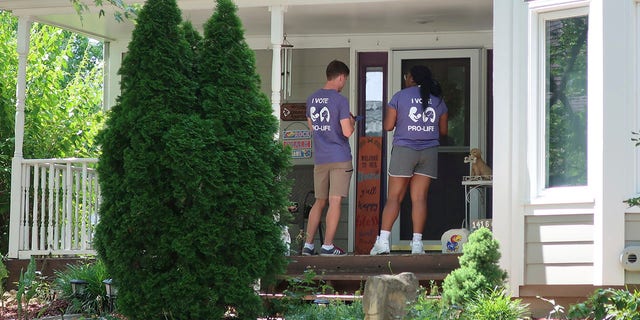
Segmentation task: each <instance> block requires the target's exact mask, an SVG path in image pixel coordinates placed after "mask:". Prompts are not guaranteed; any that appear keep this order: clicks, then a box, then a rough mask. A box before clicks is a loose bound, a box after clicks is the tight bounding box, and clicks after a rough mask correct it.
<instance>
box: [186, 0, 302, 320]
mask: <svg viewBox="0 0 640 320" xmlns="http://www.w3.org/2000/svg"><path fill="white" fill-rule="evenodd" d="M200 53H201V54H200V58H199V59H198V61H199V65H200V70H201V76H200V80H199V84H200V94H199V97H200V99H201V103H202V107H203V110H204V114H205V118H206V119H207V120H208V121H212V123H214V126H215V128H216V130H218V136H217V137H216V138H217V139H216V142H217V144H216V148H215V150H212V152H211V156H210V157H209V158H208V159H209V161H210V165H211V166H212V167H213V168H214V169H215V170H216V172H215V176H216V177H218V178H219V179H220V180H219V181H218V183H216V184H215V185H211V188H212V192H213V194H214V199H215V203H213V204H212V214H213V219H214V220H215V222H216V223H215V226H213V228H211V229H210V230H208V232H209V233H210V235H211V240H212V242H211V245H212V247H211V252H210V254H211V258H212V264H211V266H210V267H209V268H210V269H209V270H210V272H211V273H212V274H214V276H215V278H214V281H213V282H212V283H211V285H212V286H213V287H214V290H213V291H214V292H216V293H218V295H219V296H218V297H219V299H218V300H217V301H216V306H217V307H218V308H224V307H225V306H227V305H233V306H234V307H236V309H237V311H238V312H239V315H240V317H241V318H243V319H255V317H256V315H257V313H258V311H259V310H260V308H261V302H260V299H259V298H258V297H257V296H256V295H255V293H254V292H253V289H252V288H251V285H252V283H253V282H254V281H255V280H256V279H258V278H262V279H263V280H264V279H265V278H266V277H268V276H269V275H274V274H276V273H280V272H282V271H283V270H284V266H285V263H286V259H285V257H284V245H283V243H282V241H281V240H280V234H281V230H280V226H279V225H278V224H277V223H275V222H274V215H275V214H280V215H282V216H284V215H285V214H286V210H284V208H285V207H286V205H287V203H288V200H287V197H288V194H289V191H290V183H289V182H288V181H285V179H284V175H285V174H286V171H287V170H288V168H289V165H290V164H289V160H288V154H287V152H286V150H285V149H284V148H283V147H282V145H280V144H279V143H278V142H277V141H276V140H274V136H275V134H276V133H277V130H278V122H277V119H276V118H275V117H273V114H272V109H271V105H270V103H269V100H268V99H267V97H266V96H265V95H264V94H263V93H262V92H261V91H260V79H259V77H258V75H257V73H256V71H255V55H254V52H253V51H252V50H251V49H250V48H249V46H248V45H247V43H246V42H245V40H244V31H243V30H242V25H241V22H240V19H239V18H238V16H237V8H236V6H235V5H234V4H233V2H232V1H231V0H218V2H217V7H216V10H215V12H214V14H213V16H212V17H211V19H209V21H207V23H206V24H205V34H204V42H203V47H202V48H201V51H200ZM229 283H232V284H233V285H231V286H230V285H229Z"/></svg>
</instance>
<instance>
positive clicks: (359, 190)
mask: <svg viewBox="0 0 640 320" xmlns="http://www.w3.org/2000/svg"><path fill="white" fill-rule="evenodd" d="M381 169H382V137H361V138H360V140H359V143H358V161H357V175H356V228H355V233H356V234H355V241H356V242H355V252H356V254H368V253H369V250H371V248H372V247H373V244H374V243H375V242H376V236H377V235H378V228H379V227H378V226H379V223H380V212H381V210H382V208H380V205H381V203H380V195H381V190H380V188H381V186H380V173H381Z"/></svg>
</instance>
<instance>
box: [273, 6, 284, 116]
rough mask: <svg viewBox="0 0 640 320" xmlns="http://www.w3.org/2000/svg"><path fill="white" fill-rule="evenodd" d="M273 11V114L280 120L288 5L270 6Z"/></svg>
mask: <svg viewBox="0 0 640 320" xmlns="http://www.w3.org/2000/svg"><path fill="white" fill-rule="evenodd" d="M269 11H271V48H272V50H273V62H272V63H271V107H272V109H273V115H274V116H275V117H276V119H278V121H279V120H280V96H281V94H280V92H281V91H282V60H281V53H282V52H281V50H280V49H281V47H282V41H283V40H284V13H285V12H286V11H287V7H286V6H272V7H269Z"/></svg>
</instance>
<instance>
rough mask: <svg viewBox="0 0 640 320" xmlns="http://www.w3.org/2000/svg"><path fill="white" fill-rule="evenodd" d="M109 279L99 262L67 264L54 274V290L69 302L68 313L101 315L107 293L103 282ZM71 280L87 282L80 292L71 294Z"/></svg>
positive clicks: (105, 306) (104, 308) (106, 301)
mask: <svg viewBox="0 0 640 320" xmlns="http://www.w3.org/2000/svg"><path fill="white" fill-rule="evenodd" d="M108 278H110V277H109V275H108V273H107V269H106V267H105V265H104V263H103V262H102V261H101V260H96V261H94V262H88V263H82V264H69V265H67V268H66V269H65V270H62V271H56V272H55V279H54V280H53V286H54V288H55V289H56V290H57V291H58V292H59V293H60V298H61V299H64V300H67V301H68V302H69V307H68V309H67V312H68V313H82V314H85V315H101V314H103V313H104V312H105V311H107V306H108V305H107V303H108V300H107V293H106V291H105V287H104V283H102V281H103V280H105V279H108ZM71 280H84V281H86V282H87V284H86V286H85V287H84V288H83V290H82V292H77V293H76V294H74V293H73V288H72V286H71Z"/></svg>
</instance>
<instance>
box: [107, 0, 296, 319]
mask: <svg viewBox="0 0 640 320" xmlns="http://www.w3.org/2000/svg"><path fill="white" fill-rule="evenodd" d="M236 10H237V9H236V7H235V5H234V4H233V3H232V2H231V1H220V2H219V3H218V7H217V8H216V11H215V13H214V15H213V17H212V18H211V19H210V21H209V22H208V23H207V26H206V32H205V37H204V40H202V39H201V37H199V35H196V33H195V31H194V30H193V28H192V27H191V26H190V25H189V24H182V21H181V15H180V11H179V9H178V7H177V4H176V2H175V0H148V1H147V2H146V4H145V6H144V7H143V9H142V10H141V11H140V13H139V16H138V20H137V21H138V23H137V26H136V28H135V30H134V32H133V37H132V41H131V43H130V44H129V52H128V53H127V55H126V58H125V59H124V61H123V65H122V68H121V69H120V74H121V75H122V80H121V89H122V91H121V96H120V97H119V98H118V100H117V104H116V106H115V107H114V108H113V109H112V111H111V113H110V116H109V119H108V121H107V126H106V128H105V130H104V131H103V132H102V133H101V135H100V143H101V144H102V147H103V154H102V156H101V158H100V162H99V166H98V171H99V174H100V184H101V187H102V195H103V203H102V207H101V208H100V213H101V217H102V220H101V222H100V223H99V224H98V227H97V230H96V247H97V250H98V253H99V255H100V256H101V257H102V259H103V260H104V262H105V264H106V265H107V268H108V269H109V272H110V274H111V275H112V276H113V277H114V279H115V281H117V282H118V284H119V288H120V289H119V296H118V306H119V308H120V311H121V312H122V313H123V314H125V315H127V316H128V317H129V319H160V318H165V317H166V318H171V319H219V318H221V317H222V315H223V314H224V312H225V310H226V308H227V306H234V307H235V308H236V310H238V312H239V313H240V317H241V318H244V319H255V316H256V315H257V314H258V313H259V310H260V308H261V302H260V300H259V298H258V297H257V296H256V295H255V293H254V292H253V289H252V286H251V285H252V284H253V283H254V282H255V281H256V280H257V279H259V278H265V277H268V276H269V275H274V274H276V273H279V272H281V271H282V270H283V268H284V264H285V261H286V260H285V258H284V245H283V244H282V242H281V240H280V226H279V225H278V223H277V222H276V221H274V214H277V213H283V211H285V210H284V208H285V207H286V204H287V199H286V197H287V194H288V186H289V184H288V183H287V182H286V181H283V180H282V179H281V178H280V177H282V176H283V175H284V174H285V173H286V172H285V170H286V169H287V168H288V166H289V164H288V157H287V154H286V152H285V150H283V149H282V147H281V146H280V145H279V144H277V142H276V141H274V135H275V133H276V132H277V120H276V119H275V118H274V117H273V116H272V113H271V107H270V104H269V102H268V99H267V98H266V97H265V96H264V94H262V93H261V92H260V90H259V78H258V76H257V74H256V72H255V62H254V59H255V58H254V56H253V55H254V54H253V51H252V50H250V48H249V47H248V46H247V44H246V43H245V41H244V35H243V32H242V29H241V25H240V20H239V18H238V17H237V14H236ZM187 39H188V40H187ZM196 54H197V55H196ZM196 66H199V67H196ZM194 80H197V81H194Z"/></svg>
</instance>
